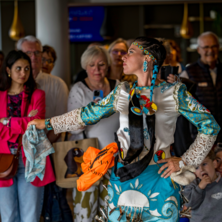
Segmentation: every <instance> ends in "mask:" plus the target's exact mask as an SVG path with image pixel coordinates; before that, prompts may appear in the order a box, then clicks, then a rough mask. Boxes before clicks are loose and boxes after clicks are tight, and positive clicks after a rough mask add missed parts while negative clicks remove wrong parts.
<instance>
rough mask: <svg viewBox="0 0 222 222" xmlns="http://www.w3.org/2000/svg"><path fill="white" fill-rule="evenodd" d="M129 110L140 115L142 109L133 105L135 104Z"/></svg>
mask: <svg viewBox="0 0 222 222" xmlns="http://www.w3.org/2000/svg"><path fill="white" fill-rule="evenodd" d="M131 111H132V112H133V113H134V114H136V115H137V116H142V115H143V113H142V110H141V109H140V108H138V107H135V106H133V107H131Z"/></svg>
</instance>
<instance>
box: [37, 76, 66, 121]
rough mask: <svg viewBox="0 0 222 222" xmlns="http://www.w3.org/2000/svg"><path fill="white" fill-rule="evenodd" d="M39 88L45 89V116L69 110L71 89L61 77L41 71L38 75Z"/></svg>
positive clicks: (60, 113) (56, 114) (48, 116)
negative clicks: (68, 103) (68, 102)
mask: <svg viewBox="0 0 222 222" xmlns="http://www.w3.org/2000/svg"><path fill="white" fill-rule="evenodd" d="M35 80H36V83H37V86H38V88H39V89H41V90H43V91H45V98H46V114H45V118H50V117H54V116H58V115H62V114H64V113H66V112H67V101H68V95H69V90H68V87H67V85H66V83H65V82H64V81H63V80H62V79H61V78H59V77H57V76H53V75H49V74H46V73H43V72H40V73H39V74H38V76H37V77H36V79H35Z"/></svg>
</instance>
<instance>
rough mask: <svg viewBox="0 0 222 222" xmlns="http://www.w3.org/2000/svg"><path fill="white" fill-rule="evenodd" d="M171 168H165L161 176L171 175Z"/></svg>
mask: <svg viewBox="0 0 222 222" xmlns="http://www.w3.org/2000/svg"><path fill="white" fill-rule="evenodd" d="M171 173H172V172H171V169H169V168H168V169H166V170H165V171H164V172H163V174H162V175H161V177H163V178H167V177H169V176H170V175H171Z"/></svg>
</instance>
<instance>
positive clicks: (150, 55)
mask: <svg viewBox="0 0 222 222" xmlns="http://www.w3.org/2000/svg"><path fill="white" fill-rule="evenodd" d="M132 44H133V45H136V46H138V47H139V49H141V50H143V52H144V53H145V54H146V55H148V56H149V57H150V58H151V59H152V60H153V61H154V62H157V60H156V58H155V57H154V56H153V55H152V54H151V53H150V52H149V51H148V50H146V49H143V46H142V45H140V44H139V43H138V42H133V43H132Z"/></svg>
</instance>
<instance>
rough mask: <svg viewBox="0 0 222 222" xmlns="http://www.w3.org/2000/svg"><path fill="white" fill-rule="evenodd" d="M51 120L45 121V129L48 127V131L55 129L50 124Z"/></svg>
mask: <svg viewBox="0 0 222 222" xmlns="http://www.w3.org/2000/svg"><path fill="white" fill-rule="evenodd" d="M50 120H51V118H49V119H45V127H46V129H47V130H48V131H49V130H52V129H53V128H52V125H51V123H50Z"/></svg>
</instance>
